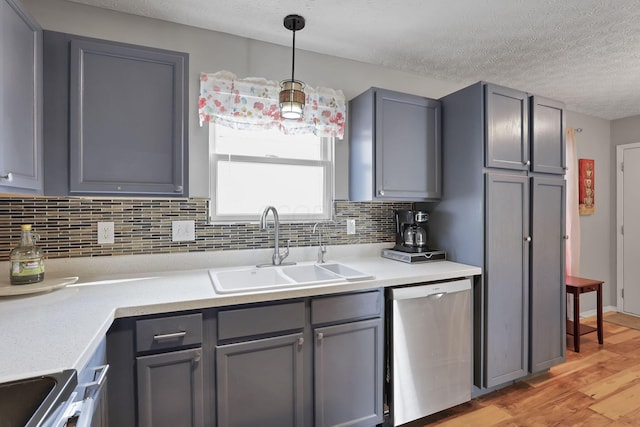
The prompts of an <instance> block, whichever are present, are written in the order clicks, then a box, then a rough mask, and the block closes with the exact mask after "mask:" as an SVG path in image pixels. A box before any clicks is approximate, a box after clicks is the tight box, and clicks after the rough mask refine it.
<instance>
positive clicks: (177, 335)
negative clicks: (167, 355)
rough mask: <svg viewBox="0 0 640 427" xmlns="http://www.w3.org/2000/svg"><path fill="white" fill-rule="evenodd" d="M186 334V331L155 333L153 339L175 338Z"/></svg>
mask: <svg viewBox="0 0 640 427" xmlns="http://www.w3.org/2000/svg"><path fill="white" fill-rule="evenodd" d="M185 335H187V331H180V332H172V333H170V334H157V335H154V336H153V340H154V341H164V340H175V339H178V338H182V337H184V336H185Z"/></svg>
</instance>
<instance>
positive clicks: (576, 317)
mask: <svg viewBox="0 0 640 427" xmlns="http://www.w3.org/2000/svg"><path fill="white" fill-rule="evenodd" d="M573 349H574V350H575V352H576V353H580V292H574V293H573Z"/></svg>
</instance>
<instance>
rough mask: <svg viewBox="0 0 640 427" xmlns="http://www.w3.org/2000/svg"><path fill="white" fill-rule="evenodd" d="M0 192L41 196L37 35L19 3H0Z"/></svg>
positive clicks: (37, 28)
mask: <svg viewBox="0 0 640 427" xmlns="http://www.w3.org/2000/svg"><path fill="white" fill-rule="evenodd" d="M0 57H1V58H2V65H1V66H0V88H1V92H2V100H1V101H0V193H2V192H5V193H25V194H41V193H42V190H43V172H42V30H41V28H40V26H39V25H38V24H37V23H36V22H35V21H34V20H33V19H32V18H31V17H30V16H29V15H28V14H27V13H26V11H25V10H24V8H23V7H22V5H21V4H20V2H19V1H18V0H0Z"/></svg>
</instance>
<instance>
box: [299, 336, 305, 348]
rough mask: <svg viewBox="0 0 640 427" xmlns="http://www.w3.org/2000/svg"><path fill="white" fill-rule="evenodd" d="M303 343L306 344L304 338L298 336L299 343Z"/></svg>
mask: <svg viewBox="0 0 640 427" xmlns="http://www.w3.org/2000/svg"><path fill="white" fill-rule="evenodd" d="M302 344H304V338H302V337H300V338H298V345H300V346H301V345H302Z"/></svg>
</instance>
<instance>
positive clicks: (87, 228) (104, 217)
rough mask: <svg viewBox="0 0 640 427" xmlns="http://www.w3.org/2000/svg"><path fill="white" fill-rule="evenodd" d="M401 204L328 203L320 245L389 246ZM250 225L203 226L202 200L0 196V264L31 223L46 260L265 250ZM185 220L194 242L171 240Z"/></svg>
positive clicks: (299, 241)
mask: <svg viewBox="0 0 640 427" xmlns="http://www.w3.org/2000/svg"><path fill="white" fill-rule="evenodd" d="M410 207H411V203H406V202H348V201H336V202H335V204H334V209H335V218H334V221H331V222H326V223H323V225H322V235H323V240H324V242H325V243H326V244H328V245H345V244H362V243H382V242H393V241H394V221H393V210H394V209H409V208H410ZM258 219H259V216H258V215H256V222H255V223H251V224H232V225H220V224H216V225H210V224H207V200H206V199H175V200H171V199H104V198H96V199H88V198H67V197H0V261H6V260H8V259H9V252H10V251H11V249H12V248H13V247H14V246H16V245H17V243H18V241H19V239H20V225H21V224H33V228H34V231H35V232H36V233H37V234H38V235H39V237H40V240H39V245H40V246H41V247H42V249H43V250H44V252H45V254H46V256H47V257H48V258H70V257H86V256H110V255H132V254H158V253H173V252H202V251H221V250H232V249H255V248H271V247H273V229H272V228H269V230H268V231H259V229H258V224H257V222H258ZM347 219H355V220H356V230H357V232H356V234H354V235H348V234H347V233H346V220H347ZM177 220H193V221H195V227H196V233H195V234H196V240H195V241H190V242H172V241H171V222H172V221H177ZM99 221H109V222H113V223H114V229H115V242H114V243H113V244H103V245H99V244H98V243H97V223H98V222H99ZM312 229H313V223H291V224H281V227H280V239H281V240H280V241H281V244H285V242H286V241H287V240H291V246H292V247H298V246H310V245H315V244H317V242H318V240H317V239H318V237H317V235H314V234H312Z"/></svg>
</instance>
